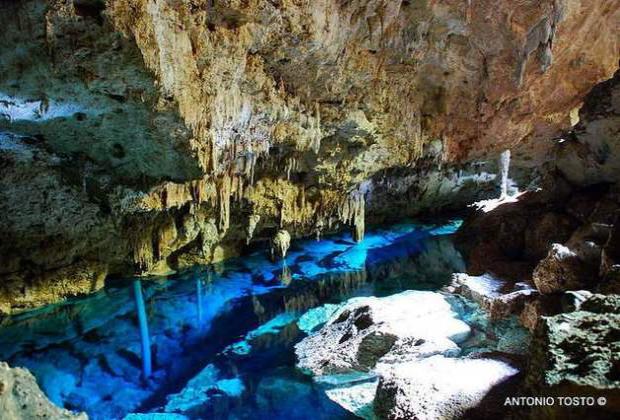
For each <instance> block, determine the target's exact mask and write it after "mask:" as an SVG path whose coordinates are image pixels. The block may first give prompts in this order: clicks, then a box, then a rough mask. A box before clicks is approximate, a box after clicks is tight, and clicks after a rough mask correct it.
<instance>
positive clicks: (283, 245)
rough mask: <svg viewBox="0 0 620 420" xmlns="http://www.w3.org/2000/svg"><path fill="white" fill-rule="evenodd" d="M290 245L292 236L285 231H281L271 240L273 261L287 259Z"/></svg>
mask: <svg viewBox="0 0 620 420" xmlns="http://www.w3.org/2000/svg"><path fill="white" fill-rule="evenodd" d="M290 245H291V235H290V234H289V233H288V232H287V231H286V230H284V229H281V230H279V231H278V233H276V235H275V236H274V237H273V239H272V240H271V259H272V260H273V261H276V260H277V259H279V258H285V257H286V252H287V251H288V248H289V246H290Z"/></svg>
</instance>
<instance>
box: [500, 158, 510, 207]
mask: <svg viewBox="0 0 620 420" xmlns="http://www.w3.org/2000/svg"><path fill="white" fill-rule="evenodd" d="M509 171H510V150H504V151H503V152H502V154H501V155H500V156H499V173H500V183H501V184H500V188H501V194H500V196H499V198H500V199H504V198H507V197H508V172H509Z"/></svg>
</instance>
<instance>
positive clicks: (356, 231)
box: [338, 190, 366, 242]
mask: <svg viewBox="0 0 620 420" xmlns="http://www.w3.org/2000/svg"><path fill="white" fill-rule="evenodd" d="M364 207H365V200H364V193H363V192H361V191H358V190H356V191H353V192H352V193H351V194H349V196H348V197H347V199H345V200H344V202H343V203H342V206H341V207H340V208H339V209H338V216H339V218H340V221H342V222H343V223H346V224H349V225H352V226H353V239H354V240H355V241H356V242H360V241H361V240H363V239H364V230H365V228H366V226H365V222H364V219H365V209H364Z"/></svg>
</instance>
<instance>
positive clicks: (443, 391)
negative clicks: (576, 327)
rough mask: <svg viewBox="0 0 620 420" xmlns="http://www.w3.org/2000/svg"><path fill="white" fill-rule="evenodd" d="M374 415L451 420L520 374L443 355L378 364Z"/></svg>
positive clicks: (500, 366) (487, 361) (499, 363)
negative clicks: (406, 361) (378, 377)
mask: <svg viewBox="0 0 620 420" xmlns="http://www.w3.org/2000/svg"><path fill="white" fill-rule="evenodd" d="M376 371H377V372H378V373H379V374H380V375H381V380H380V381H379V386H378V387H377V394H376V399H375V403H374V405H375V413H377V414H378V415H379V416H380V417H382V418H401V419H409V418H411V419H413V418H415V419H420V420H435V419H452V418H459V417H460V416H461V415H462V414H463V413H464V412H465V411H466V410H468V409H470V408H473V407H475V406H477V405H478V404H479V403H480V402H481V401H482V399H483V398H484V397H485V396H486V395H487V393H488V392H489V391H490V390H491V388H493V387H494V386H495V385H496V384H498V383H500V382H502V381H504V380H505V379H507V378H509V377H510V376H513V375H515V374H516V373H517V372H518V370H517V369H515V368H514V367H512V366H510V365H509V364H507V363H505V362H502V361H499V360H492V359H466V358H450V357H444V356H441V355H436V356H432V357H429V358H426V359H421V360H417V361H412V362H408V363H400V364H396V365H393V364H379V365H378V366H377V369H376Z"/></svg>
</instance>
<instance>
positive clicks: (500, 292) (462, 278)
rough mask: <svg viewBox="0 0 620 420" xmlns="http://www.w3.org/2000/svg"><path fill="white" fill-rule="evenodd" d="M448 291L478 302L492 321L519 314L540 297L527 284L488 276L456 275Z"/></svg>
mask: <svg viewBox="0 0 620 420" xmlns="http://www.w3.org/2000/svg"><path fill="white" fill-rule="evenodd" d="M447 290H449V291H450V292H452V293H457V294H460V295H462V296H464V297H466V298H468V299H471V300H473V301H475V302H477V303H478V304H480V305H481V306H482V307H483V308H484V309H485V310H486V311H488V313H489V315H490V317H491V319H499V318H505V317H507V316H509V315H511V314H519V313H520V312H521V311H522V310H523V307H524V305H525V304H526V303H528V302H531V301H532V300H534V299H535V298H536V296H537V295H538V293H537V292H536V290H535V289H533V288H532V287H531V286H529V285H527V284H525V283H517V284H514V283H512V282H507V281H504V280H500V279H497V278H495V277H493V276H491V275H488V274H484V275H482V276H469V275H467V274H465V273H456V274H454V275H453V276H452V283H451V285H450V286H449V287H448V288H447Z"/></svg>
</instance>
